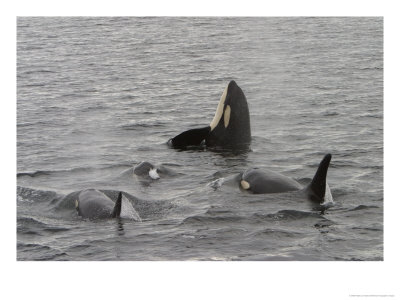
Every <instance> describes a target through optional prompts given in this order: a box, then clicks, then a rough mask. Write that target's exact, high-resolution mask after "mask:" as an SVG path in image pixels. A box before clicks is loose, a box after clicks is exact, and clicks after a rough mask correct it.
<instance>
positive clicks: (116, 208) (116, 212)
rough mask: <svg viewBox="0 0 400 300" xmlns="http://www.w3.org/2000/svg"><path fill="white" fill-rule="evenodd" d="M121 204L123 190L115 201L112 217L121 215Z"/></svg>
mask: <svg viewBox="0 0 400 300" xmlns="http://www.w3.org/2000/svg"><path fill="white" fill-rule="evenodd" d="M121 204H122V192H119V194H118V199H117V201H116V202H115V206H114V209H113V211H112V213H111V218H116V217H119V216H120V215H121Z"/></svg>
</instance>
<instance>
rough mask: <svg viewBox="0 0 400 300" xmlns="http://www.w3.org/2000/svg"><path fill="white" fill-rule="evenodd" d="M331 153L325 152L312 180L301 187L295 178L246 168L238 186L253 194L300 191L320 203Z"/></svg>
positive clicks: (322, 198) (323, 197)
mask: <svg viewBox="0 0 400 300" xmlns="http://www.w3.org/2000/svg"><path fill="white" fill-rule="evenodd" d="M331 158H332V155H331V154H326V155H325V156H324V158H323V159H322V161H321V162H320V164H319V166H318V169H317V172H316V173H315V175H314V177H313V179H312V181H311V183H310V184H308V185H307V186H306V187H303V186H302V185H301V184H300V183H299V182H297V181H296V180H294V179H292V178H290V177H286V176H284V175H282V174H280V173H277V172H273V171H262V170H260V169H256V168H251V169H247V170H246V171H244V172H243V173H242V174H241V175H240V187H241V188H242V189H243V190H247V191H249V192H251V193H254V194H273V193H285V192H292V191H300V192H302V193H304V194H305V196H306V197H307V198H308V199H310V200H311V201H312V202H314V203H317V204H322V203H324V201H325V194H326V189H327V182H326V177H327V173H328V168H329V164H330V161H331Z"/></svg>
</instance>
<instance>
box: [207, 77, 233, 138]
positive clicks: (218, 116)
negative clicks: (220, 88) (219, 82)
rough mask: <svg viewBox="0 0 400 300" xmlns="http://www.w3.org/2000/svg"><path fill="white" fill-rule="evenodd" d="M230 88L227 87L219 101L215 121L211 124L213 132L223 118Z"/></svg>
mask: <svg viewBox="0 0 400 300" xmlns="http://www.w3.org/2000/svg"><path fill="white" fill-rule="evenodd" d="M228 86H229V85H227V86H226V88H225V90H224V92H223V93H222V95H221V99H220V100H219V103H218V106H217V110H216V111H215V116H214V119H213V120H212V121H211V123H210V127H211V131H212V130H214V128H215V127H217V125H218V123H219V120H220V119H221V117H222V111H223V110H224V104H225V99H226V94H227V93H228Z"/></svg>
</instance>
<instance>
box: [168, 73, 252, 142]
mask: <svg viewBox="0 0 400 300" xmlns="http://www.w3.org/2000/svg"><path fill="white" fill-rule="evenodd" d="M250 143H251V128H250V116H249V108H248V105H247V99H246V96H245V95H244V93H243V91H242V89H241V88H240V87H239V86H238V85H237V84H236V82H235V81H234V80H232V81H230V82H229V84H228V86H227V87H226V88H225V90H224V92H223V94H222V96H221V99H220V102H219V104H218V107H217V111H216V113H215V117H214V119H213V120H212V122H211V124H210V126H205V127H202V128H196V129H190V130H187V131H184V132H182V133H181V134H179V135H177V136H175V137H174V138H172V139H170V140H169V141H168V144H169V145H170V146H171V147H173V148H175V149H186V148H187V147H190V146H201V145H203V144H205V145H206V146H207V148H214V149H248V148H249V147H250Z"/></svg>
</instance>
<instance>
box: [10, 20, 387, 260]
mask: <svg viewBox="0 0 400 300" xmlns="http://www.w3.org/2000/svg"><path fill="white" fill-rule="evenodd" d="M232 79H233V80H235V81H236V82H237V84H238V85H239V86H240V87H241V88H242V90H243V92H244V94H245V95H246V97H247V101H248V104H249V111H250V119H251V130H252V144H251V151H249V152H245V153H229V152H212V151H207V150H187V151H178V150H174V149H171V148H169V147H168V146H167V144H166V142H167V140H168V139H169V138H171V137H173V136H175V135H177V134H178V133H180V132H182V131H184V130H187V129H190V128H196V127H201V126H207V125H208V124H209V122H210V121H211V120H212V118H213V116H214V112H215V109H216V107H217V104H218V101H219V98H220V95H221V94H222V92H223V90H224V88H225V86H226V84H227V83H228V82H229V81H230V80H232ZM326 153H331V154H332V162H331V166H330V168H329V171H328V183H329V186H330V190H331V195H332V198H333V203H334V204H333V205H332V207H330V208H329V209H328V210H326V211H325V212H324V213H321V212H319V211H315V210H313V209H312V208H310V206H309V204H308V203H307V200H306V199H298V198H296V197H291V196H288V195H287V194H279V195H249V194H247V193H243V192H242V191H241V190H240V189H239V188H238V187H237V186H233V185H222V186H219V183H220V182H221V181H222V179H221V178H226V177H229V176H232V175H234V174H237V173H239V172H242V171H244V170H245V169H246V168H249V167H259V168H262V169H270V170H274V171H278V172H282V173H283V174H284V175H287V176H290V177H293V178H295V179H298V180H300V181H303V180H309V179H310V178H312V176H313V175H314V173H315V171H316V168H317V167H318V164H319V162H320V161H321V159H322V157H323V156H324V155H325V154H326ZM141 161H149V162H151V163H152V164H154V165H156V166H163V167H165V168H167V169H168V170H169V172H168V174H167V175H165V176H161V178H160V179H158V180H154V181H151V180H143V179H141V178H138V177H137V176H135V175H133V167H134V166H135V165H136V164H138V163H139V162H141ZM16 176H17V190H16V193H17V197H16V205H17V220H16V225H17V250H16V251H17V259H18V260H96V261H97V260H145V261H146V260H174V261H176V260H246V261H249V260H290V261H298V260H308V261H314V260H327V261H331V260H383V259H384V256H383V19H382V18H365V17H364V18H333V17H330V18H300V17H299V18H297V17H296V18H194V17H190V18H134V17H128V18H86V17H85V18H83V17H73V18H72V17H71V18H70V17H62V18H60V17H58V18H53V17H38V18H31V17H20V18H18V19H17V174H16ZM88 188H96V189H100V190H104V191H105V192H106V193H107V194H108V195H109V196H110V197H111V198H113V199H115V198H116V195H117V192H118V191H123V193H124V195H125V197H126V199H128V200H129V201H130V203H131V204H132V206H133V208H134V210H135V211H136V212H137V214H138V215H139V216H140V219H141V222H139V221H137V219H136V220H133V219H130V218H126V217H124V218H120V219H110V220H97V221H94V220H86V219H82V218H81V217H79V216H78V215H77V212H76V210H75V208H74V201H75V198H76V196H77V194H78V193H79V191H81V190H84V189H88Z"/></svg>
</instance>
